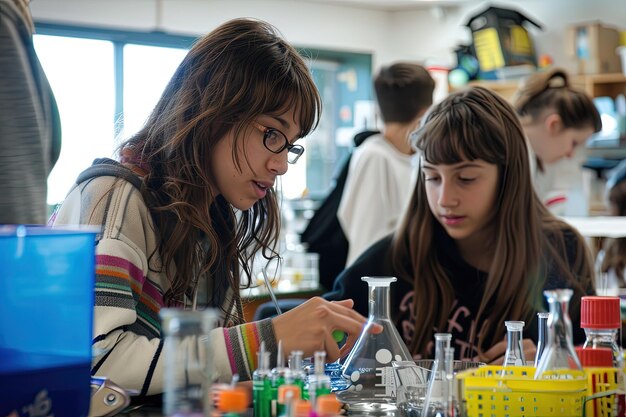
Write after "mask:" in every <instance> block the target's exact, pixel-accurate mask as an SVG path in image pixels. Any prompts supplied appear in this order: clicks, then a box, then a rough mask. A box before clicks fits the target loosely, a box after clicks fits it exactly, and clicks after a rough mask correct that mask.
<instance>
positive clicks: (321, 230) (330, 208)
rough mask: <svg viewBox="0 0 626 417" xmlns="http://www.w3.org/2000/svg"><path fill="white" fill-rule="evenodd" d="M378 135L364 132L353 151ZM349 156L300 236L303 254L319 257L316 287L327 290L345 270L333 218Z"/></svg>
mask: <svg viewBox="0 0 626 417" xmlns="http://www.w3.org/2000/svg"><path fill="white" fill-rule="evenodd" d="M377 133H380V132H379V131H377V130H365V131H363V132H360V133H357V134H356V135H355V136H354V147H355V148H356V147H358V146H359V145H361V144H362V143H363V142H364V141H365V139H367V138H368V137H370V136H372V135H375V134H377ZM351 158H352V152H350V153H349V154H348V156H347V158H346V159H345V160H344V161H343V164H342V165H341V170H340V171H339V174H338V175H337V176H336V177H335V179H334V185H333V188H332V190H331V191H330V193H329V194H328V195H327V196H326V198H325V199H324V201H322V204H321V205H320V206H319V208H318V209H317V210H316V211H315V214H314V215H313V217H312V218H311V220H310V221H309V223H308V225H307V227H306V229H304V231H303V232H302V234H301V235H300V241H301V242H303V243H306V244H307V251H308V252H314V253H317V254H319V264H318V269H319V275H320V284H321V285H322V286H323V287H324V288H325V289H327V290H331V289H332V288H333V283H334V282H335V278H336V277H337V275H339V273H340V272H341V271H343V270H344V268H345V266H346V260H347V259H348V247H349V244H348V241H347V240H346V236H345V235H344V233H343V229H342V228H341V225H340V224H339V219H338V218H337V210H338V209H339V203H341V197H342V195H343V188H344V186H345V184H346V178H347V176H348V170H349V168H350V159H351Z"/></svg>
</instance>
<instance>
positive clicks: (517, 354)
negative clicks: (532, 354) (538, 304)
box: [502, 321, 526, 366]
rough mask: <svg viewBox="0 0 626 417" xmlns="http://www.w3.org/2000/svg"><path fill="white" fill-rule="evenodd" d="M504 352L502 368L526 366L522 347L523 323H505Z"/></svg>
mask: <svg viewBox="0 0 626 417" xmlns="http://www.w3.org/2000/svg"><path fill="white" fill-rule="evenodd" d="M504 325H505V326H506V352H505V354H504V363H503V364H502V365H503V366H526V357H525V356H524V346H523V345H522V337H523V336H522V332H523V330H524V322H523V321H505V322H504Z"/></svg>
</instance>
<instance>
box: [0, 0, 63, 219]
mask: <svg viewBox="0 0 626 417" xmlns="http://www.w3.org/2000/svg"><path fill="white" fill-rule="evenodd" d="M34 30H35V28H34V25H33V21H32V17H31V14H30V9H29V0H0V57H2V59H0V74H2V76H0V143H1V144H2V146H1V147H0V195H2V198H1V199H0V224H1V223H14V224H18V223H25V224H44V223H45V222H46V219H47V217H48V206H47V205H46V195H47V191H48V184H47V180H48V175H49V174H50V172H51V171H52V168H53V167H54V165H55V164H56V162H57V160H58V159H59V155H60V153H61V119H60V116H59V111H58V108H57V104H56V100H55V98H54V94H53V92H52V88H51V87H50V84H49V83H48V79H47V78H46V74H45V73H44V70H43V68H42V66H41V64H40V62H39V59H38V57H37V53H36V52H35V47H34V45H33V32H34Z"/></svg>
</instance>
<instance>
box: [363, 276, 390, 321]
mask: <svg viewBox="0 0 626 417" xmlns="http://www.w3.org/2000/svg"><path fill="white" fill-rule="evenodd" d="M390 317H391V315H390V311H389V286H379V285H371V284H370V285H369V317H368V318H369V320H375V319H389V318H390Z"/></svg>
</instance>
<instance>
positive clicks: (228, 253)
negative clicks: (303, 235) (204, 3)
mask: <svg viewBox="0 0 626 417" xmlns="http://www.w3.org/2000/svg"><path fill="white" fill-rule="evenodd" d="M289 109H294V111H295V114H296V122H297V123H298V124H299V126H300V127H301V132H300V137H304V136H306V135H307V134H308V133H309V132H310V131H311V130H313V129H314V128H315V127H316V125H317V123H318V120H319V116H320V112H321V98H320V95H319V93H318V91H317V88H316V86H315V84H314V82H313V79H312V77H311V74H310V71H309V69H308V68H307V65H306V64H305V62H304V60H303V59H302V57H301V56H300V55H299V54H298V52H297V51H296V50H295V49H294V48H293V47H292V46H290V45H289V44H288V43H287V42H285V41H284V40H283V39H282V38H281V37H280V36H279V34H278V33H277V31H276V29H275V28H274V27H273V26H271V25H270V24H268V23H265V22H262V21H259V20H254V19H235V20H231V21H229V22H227V23H224V24H222V25H221V26H219V27H218V28H216V29H215V30H213V31H212V32H210V33H209V34H208V35H206V36H204V37H202V38H200V39H199V40H198V41H197V42H196V43H195V44H194V45H193V47H192V48H191V50H190V51H189V53H188V54H187V56H186V57H185V58H184V59H183V61H182V63H181V64H180V66H179V67H178V69H177V70H176V72H175V73H174V75H173V77H172V79H171V80H170V82H169V83H168V85H167V86H166V88H165V90H164V92H163V95H162V96H161V98H160V100H159V101H158V103H157V105H156V107H155V108H154V110H153V111H152V113H151V115H150V117H149V118H148V120H147V122H146V124H145V125H144V127H143V128H142V129H141V130H140V131H139V132H138V133H137V134H136V135H134V136H133V137H132V138H130V139H129V140H128V141H126V142H125V143H123V144H122V145H121V147H120V154H121V155H122V160H126V161H128V160H130V161H131V162H132V163H134V164H135V165H137V166H139V167H140V168H142V169H143V170H144V171H145V172H146V174H145V176H144V177H143V181H144V185H145V189H144V190H143V192H144V193H145V194H146V195H148V196H149V200H150V201H151V203H150V210H151V213H152V216H153V218H154V220H155V224H156V227H157V229H158V233H159V235H160V241H159V252H160V255H161V259H160V269H161V270H162V271H165V272H166V274H167V276H168V279H169V281H170V284H171V288H170V289H169V290H167V291H166V293H165V300H166V303H167V304H177V303H181V302H183V301H184V298H185V295H187V296H193V294H194V292H195V291H196V290H197V285H198V282H199V280H201V279H206V277H207V276H208V275H211V277H210V279H209V281H208V282H209V283H212V288H211V287H209V290H210V291H211V292H210V293H211V294H212V300H211V303H212V304H213V305H215V306H222V305H224V304H225V302H224V298H223V297H224V296H225V295H226V293H227V289H228V288H232V289H234V291H233V293H234V295H233V297H234V299H233V300H231V303H230V305H233V304H232V302H235V303H236V304H237V305H239V304H240V303H239V301H240V299H239V287H240V285H242V282H243V280H242V273H243V274H245V275H246V276H248V277H250V275H251V263H252V259H253V256H254V254H255V253H256V252H257V251H259V250H261V251H262V253H263V255H264V256H265V257H266V258H270V257H272V256H276V250H275V246H276V242H277V239H278V234H279V230H280V215H279V205H278V200H277V196H276V192H275V191H274V190H273V189H272V190H268V192H267V195H266V196H265V198H263V199H262V200H259V201H258V202H257V203H255V204H254V206H253V207H252V208H251V209H249V210H246V211H243V212H238V211H236V210H235V209H233V208H232V207H231V206H230V205H229V204H227V203H226V202H225V201H223V199H221V197H218V198H215V197H214V196H213V195H214V193H216V191H217V186H216V184H215V181H214V177H213V174H212V169H213V167H212V166H211V163H210V161H211V155H212V154H213V152H214V149H215V146H216V144H217V143H218V141H220V140H222V139H223V138H224V137H225V135H226V134H227V133H228V132H229V131H231V130H232V131H233V132H234V136H235V139H234V141H235V143H234V145H233V155H232V158H233V161H235V163H236V166H237V167H239V168H241V166H242V165H241V164H248V166H249V163H248V160H247V158H248V156H249V155H240V154H237V153H236V149H238V148H239V147H238V146H237V143H238V142H239V141H244V140H246V131H247V129H249V122H250V121H252V120H253V119H255V118H256V117H258V116H259V115H262V114H269V115H279V114H281V113H283V112H285V111H287V110H289ZM129 155H131V158H128V156H129ZM220 199H221V201H220ZM174 268H175V271H176V272H175V273H173V272H172V271H173V270H174ZM240 268H241V269H240ZM248 283H249V280H248ZM225 313H226V314H227V317H228V314H230V313H232V311H226V312H225ZM237 315H238V316H240V315H241V311H239V312H238V314H237ZM229 319H231V320H232V321H234V322H239V321H241V319H242V317H229Z"/></svg>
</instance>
